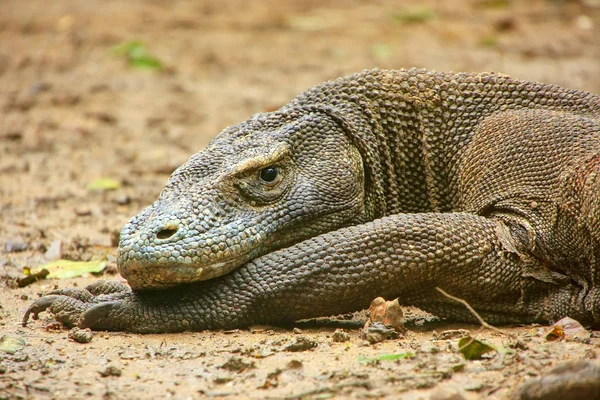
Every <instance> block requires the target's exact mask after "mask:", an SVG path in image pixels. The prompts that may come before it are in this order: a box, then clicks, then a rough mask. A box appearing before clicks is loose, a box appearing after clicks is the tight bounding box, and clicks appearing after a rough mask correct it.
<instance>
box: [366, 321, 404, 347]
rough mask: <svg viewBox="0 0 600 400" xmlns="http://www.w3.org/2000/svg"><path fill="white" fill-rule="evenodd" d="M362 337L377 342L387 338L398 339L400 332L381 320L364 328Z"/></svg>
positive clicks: (372, 342)
mask: <svg viewBox="0 0 600 400" xmlns="http://www.w3.org/2000/svg"><path fill="white" fill-rule="evenodd" d="M361 338H362V339H365V340H367V341H368V342H369V343H371V344H375V343H379V342H383V341H384V340H387V339H398V332H396V331H395V330H394V329H393V328H388V327H387V326H386V325H384V324H382V323H381V322H374V323H371V325H370V326H369V327H367V328H366V329H363V331H362V334H361Z"/></svg>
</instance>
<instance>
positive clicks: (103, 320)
mask: <svg viewBox="0 0 600 400" xmlns="http://www.w3.org/2000/svg"><path fill="white" fill-rule="evenodd" d="M120 306H121V302H120V301H111V302H106V303H101V304H96V305H95V306H93V307H91V308H89V309H88V310H87V311H86V312H84V313H83V315H82V316H81V320H80V323H79V325H80V327H82V328H91V329H92V330H94V331H104V330H114V329H116V327H115V326H114V325H115V324H114V322H115V321H113V320H111V318H110V315H111V312H112V311H115V310H117V309H118V308H120ZM111 321H112V323H111Z"/></svg>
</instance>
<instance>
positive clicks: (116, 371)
mask: <svg viewBox="0 0 600 400" xmlns="http://www.w3.org/2000/svg"><path fill="white" fill-rule="evenodd" d="M98 372H99V373H100V375H101V376H102V377H103V378H106V377H108V376H121V374H122V371H121V368H118V367H115V366H114V365H109V366H107V367H106V368H105V369H104V371H98Z"/></svg>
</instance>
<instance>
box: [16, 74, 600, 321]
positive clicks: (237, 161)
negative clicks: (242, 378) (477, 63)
mask: <svg viewBox="0 0 600 400" xmlns="http://www.w3.org/2000/svg"><path fill="white" fill-rule="evenodd" d="M599 173H600V96H598V95H595V94H590V93H585V92H581V91H576V90H569V89H564V88H561V87H558V86H553V85H549V84H543V83H534V82H526V81H520V80H516V79H513V78H511V77H509V76H506V75H501V74H493V73H483V74H470V73H458V74H454V73H439V72H432V71H426V70H417V69H410V70H397V71H385V70H369V71H363V72H361V73H358V74H355V75H351V76H348V77H344V78H339V79H336V80H333V81H329V82H325V83H323V84H321V85H318V86H316V87H314V88H312V89H309V90H308V91H306V92H304V93H302V94H300V95H299V96H298V97H296V98H295V99H294V100H292V101H291V102H290V103H288V104H287V105H285V106H284V107H283V108H281V109H280V110H277V111H274V112H270V113H264V114H257V115H255V116H253V117H252V118H250V119H249V120H248V121H246V122H243V123H241V124H239V125H236V126H233V127H229V128H227V129H225V130H224V131H223V132H221V133H220V134H219V135H218V136H217V137H215V139H214V140H213V141H212V142H211V143H210V144H209V145H208V147H207V148H206V149H204V150H203V151H202V152H200V153H197V154H195V155H193V156H192V157H191V158H190V160H189V161H188V162H187V163H185V164H184V165H182V166H181V167H180V168H178V169H177V170H176V171H175V172H174V173H173V175H172V176H171V177H170V179H169V181H168V182H167V185H166V187H165V188H164V190H163V191H162V193H161V195H160V197H159V199H158V200H157V201H156V202H155V203H154V204H153V205H151V206H150V207H148V208H147V209H145V210H143V211H142V212H141V213H140V214H138V215H137V216H135V217H134V218H132V219H131V220H130V221H129V222H128V223H127V225H126V226H125V227H124V228H123V231H122V233H121V239H120V244H119V260H118V262H119V270H120V272H121V274H122V275H123V277H125V278H126V279H127V281H128V283H129V285H130V286H126V285H123V284H119V283H116V282H98V283H96V284H94V285H92V286H90V287H88V288H86V289H69V290H60V291H55V292H51V293H49V294H48V295H46V296H44V297H42V298H40V299H38V300H37V301H36V302H35V303H33V304H32V305H31V307H30V308H29V310H28V311H27V313H26V315H25V318H24V320H25V322H26V321H27V319H28V318H29V316H33V317H34V318H35V317H37V314H38V313H40V312H42V311H44V310H49V311H51V312H53V313H54V314H55V316H56V318H57V319H58V320H59V321H62V322H64V323H66V324H67V325H79V326H82V327H91V328H93V329H106V330H126V331H133V332H176V331H183V330H203V329H218V328H234V327H242V326H247V325H250V324H256V323H278V322H285V321H294V320H297V319H301V318H308V317H315V316H324V315H331V314H336V313H343V312H348V311H354V310H358V309H363V308H366V307H368V306H369V304H370V302H371V300H372V299H374V298H375V297H378V296H382V297H385V298H389V299H391V298H396V297H398V298H399V301H400V303H401V304H405V305H416V306H418V307H420V308H422V309H424V310H426V311H430V312H432V313H434V314H436V315H438V316H440V317H443V318H448V319H452V320H459V321H472V320H473V316H472V315H471V314H470V313H469V312H468V311H467V309H466V308H465V307H464V306H463V305H462V304H459V303H457V302H454V301H453V300H451V299H449V298H446V297H444V296H443V295H442V294H440V293H439V292H438V291H437V290H435V288H436V287H440V288H442V289H443V290H444V291H446V292H448V293H450V294H453V295H455V296H457V297H461V298H463V299H465V300H466V301H467V302H469V304H470V305H471V306H473V307H474V308H475V309H476V310H477V312H478V313H479V314H480V315H481V316H482V317H483V318H484V319H486V320H487V321H488V322H490V323H496V324H510V323H528V322H540V323H548V322H551V321H554V320H557V319H559V318H561V317H564V316H570V317H572V318H575V319H577V320H579V321H580V322H582V323H584V324H587V325H589V326H592V327H596V328H598V327H600V289H599V286H600V271H599V267H598V262H599V260H600V241H599V239H600V176H599Z"/></svg>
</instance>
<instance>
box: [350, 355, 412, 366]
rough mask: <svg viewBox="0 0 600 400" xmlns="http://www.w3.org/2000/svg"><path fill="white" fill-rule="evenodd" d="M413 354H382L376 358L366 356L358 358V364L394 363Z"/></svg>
mask: <svg viewBox="0 0 600 400" xmlns="http://www.w3.org/2000/svg"><path fill="white" fill-rule="evenodd" d="M413 356H414V354H413V353H410V352H409V353H395V354H382V355H380V356H377V357H372V358H371V357H366V356H358V362H359V363H361V364H364V363H374V362H377V361H395V360H401V359H403V358H409V357H413Z"/></svg>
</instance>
